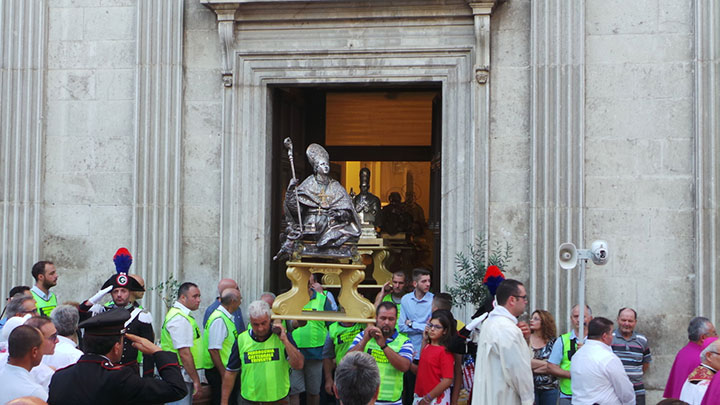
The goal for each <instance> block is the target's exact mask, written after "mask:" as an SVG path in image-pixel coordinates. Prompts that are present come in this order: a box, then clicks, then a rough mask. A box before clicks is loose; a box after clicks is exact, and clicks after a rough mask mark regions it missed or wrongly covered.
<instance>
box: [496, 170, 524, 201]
mask: <svg viewBox="0 0 720 405" xmlns="http://www.w3.org/2000/svg"><path fill="white" fill-rule="evenodd" d="M529 177H530V172H529V171H516V172H510V171H493V170H491V171H490V179H491V180H490V202H500V201H502V202H505V203H523V202H527V201H528V200H529V189H528V186H527V184H528V179H529Z"/></svg>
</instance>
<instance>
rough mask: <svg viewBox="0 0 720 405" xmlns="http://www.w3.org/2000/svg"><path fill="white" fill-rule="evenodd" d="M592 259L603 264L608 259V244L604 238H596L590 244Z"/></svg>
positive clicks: (598, 263)
mask: <svg viewBox="0 0 720 405" xmlns="http://www.w3.org/2000/svg"><path fill="white" fill-rule="evenodd" d="M590 253H591V254H592V261H593V263H595V264H597V265H603V264H605V263H607V261H608V244H607V242H605V241H604V240H596V241H595V242H593V243H592V245H590Z"/></svg>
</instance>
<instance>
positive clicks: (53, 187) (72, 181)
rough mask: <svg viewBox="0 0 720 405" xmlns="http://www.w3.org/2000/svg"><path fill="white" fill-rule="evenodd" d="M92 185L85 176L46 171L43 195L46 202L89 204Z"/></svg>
mask: <svg viewBox="0 0 720 405" xmlns="http://www.w3.org/2000/svg"><path fill="white" fill-rule="evenodd" d="M91 194H92V187H91V185H90V181H89V179H88V178H87V176H84V175H75V174H70V173H60V172H46V173H45V183H44V184H43V197H44V198H45V202H46V203H47V204H91V203H92V198H91Z"/></svg>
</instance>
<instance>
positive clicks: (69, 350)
mask: <svg viewBox="0 0 720 405" xmlns="http://www.w3.org/2000/svg"><path fill="white" fill-rule="evenodd" d="M50 319H52V322H53V324H54V325H55V329H57V338H58V342H57V345H55V353H53V354H50V355H46V356H44V357H43V364H46V365H48V366H50V367H52V368H54V369H55V370H58V369H61V368H65V367H67V366H69V365H71V364H75V363H77V361H78V359H79V358H80V356H82V355H83V352H82V351H80V350H78V348H77V345H78V344H77V335H76V333H75V331H76V330H77V327H78V322H79V321H80V313H79V312H78V309H77V307H74V306H72V305H60V306H58V307H57V308H55V309H53V311H52V313H51V314H50Z"/></svg>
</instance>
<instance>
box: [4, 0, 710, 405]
mask: <svg viewBox="0 0 720 405" xmlns="http://www.w3.org/2000/svg"><path fill="white" fill-rule="evenodd" d="M2 7H3V9H2V10H0V11H1V12H2V15H1V16H2V19H1V20H0V55H1V58H2V59H1V60H2V66H1V67H2V71H1V73H2V82H1V83H0V93H1V94H2V102H1V103H0V127H1V128H2V129H1V131H0V133H1V137H0V156H1V157H0V161H1V164H0V170H2V173H1V174H0V190H2V194H0V195H1V196H2V198H0V208H1V209H2V216H1V217H0V218H1V221H2V222H0V223H1V227H0V229H1V232H2V245H0V252H1V254H0V260H1V265H2V271H1V273H0V274H1V275H0V292H2V294H3V295H6V294H7V292H8V291H9V289H10V288H11V287H12V286H14V285H19V284H31V283H32V279H31V276H30V268H31V266H32V264H33V263H34V262H35V261H37V260H39V259H48V260H52V261H54V262H55V263H56V265H57V267H58V271H59V274H60V279H59V283H58V286H57V287H56V290H57V294H58V296H59V299H60V301H65V300H73V301H78V300H81V299H84V298H86V297H89V296H91V295H92V294H93V293H94V292H95V291H96V290H97V289H98V288H99V286H100V285H101V284H102V281H104V280H105V279H106V278H107V277H108V274H109V273H112V272H113V271H114V270H113V267H112V262H111V259H112V255H113V253H114V252H115V250H116V249H117V248H118V247H120V246H127V247H128V248H129V250H130V251H131V252H132V254H133V256H134V258H135V262H134V264H133V267H132V268H131V272H138V273H140V274H142V275H143V276H144V277H145V279H146V283H147V285H148V286H156V285H158V284H159V283H161V282H165V281H167V280H168V279H169V278H170V277H171V276H172V277H173V278H174V279H176V280H181V281H194V282H196V283H198V284H199V285H200V287H201V291H202V292H203V296H204V298H203V305H202V306H203V307H205V306H207V305H209V303H210V302H211V300H212V298H214V297H215V295H216V293H215V291H214V289H215V284H216V282H217V280H218V279H219V278H220V277H232V278H235V279H237V280H238V282H239V284H240V286H241V289H242V292H243V296H244V297H245V301H246V302H250V301H251V300H254V299H256V298H257V297H258V296H259V294H260V292H261V291H265V290H268V289H270V288H272V287H273V283H272V280H273V277H277V276H274V275H273V274H271V272H272V271H274V272H277V269H274V267H273V264H272V256H273V254H274V253H275V252H274V251H273V248H274V246H275V245H274V244H273V243H274V242H273V241H274V238H276V235H274V234H273V233H274V230H275V229H276V228H277V227H276V226H275V225H273V224H274V222H273V221H275V219H274V218H273V210H271V209H269V208H268V207H271V206H273V198H274V197H273V196H274V195H275V194H276V193H277V189H278V187H282V189H283V190H284V187H285V185H282V186H279V185H278V184H276V183H277V181H275V180H274V177H273V176H274V174H273V173H274V172H273V170H275V169H273V167H277V166H279V165H281V164H280V163H274V162H277V159H280V155H281V154H282V153H283V152H282V149H281V146H280V147H279V146H278V145H277V144H276V143H277V142H276V141H277V139H276V138H277V135H274V134H277V131H278V127H279V126H280V125H282V122H280V121H282V120H281V119H278V117H279V116H280V115H279V114H278V113H277V111H278V103H277V96H276V91H275V89H279V88H282V89H291V91H290V93H292V92H293V91H294V90H292V89H321V90H322V89H334V88H362V89H370V90H373V89H398V88H400V89H414V88H418V87H422V88H423V89H426V88H432V89H433V91H435V92H437V94H438V95H439V97H438V99H439V100H440V101H439V104H438V111H437V114H436V115H433V122H434V123H435V124H436V125H437V130H438V131H439V133H441V135H440V136H439V137H438V139H437V142H435V143H434V152H433V157H432V159H433V164H434V165H435V166H433V167H437V168H438V172H437V173H438V176H439V179H440V180H439V183H436V184H439V185H440V186H439V188H438V189H437V190H435V192H434V194H433V195H434V196H435V197H434V198H436V200H435V201H437V202H438V204H439V208H438V209H439V217H440V218H441V221H440V223H439V225H438V229H437V234H438V235H439V237H438V249H439V252H441V254H440V255H439V259H438V261H437V268H435V269H434V273H433V274H434V277H436V278H437V279H438V280H439V282H438V285H440V286H441V288H442V289H443V290H444V289H445V288H446V286H448V285H452V284H453V280H454V278H453V274H454V271H455V268H456V263H455V254H456V253H457V252H460V251H465V250H466V249H467V246H468V245H469V244H471V243H473V241H474V240H475V238H476V237H477V235H478V234H481V233H485V234H487V236H488V238H489V240H490V241H491V243H493V242H495V241H499V242H503V243H504V242H505V241H508V242H510V244H511V245H512V246H513V254H512V259H511V263H510V266H509V269H508V271H507V274H506V276H507V277H512V278H517V279H519V280H521V281H523V282H524V283H525V285H526V286H527V288H528V293H529V300H530V301H529V304H530V308H531V309H535V308H543V309H548V310H550V311H551V312H552V313H553V314H554V315H555V316H556V318H557V321H558V324H559V325H560V329H561V331H562V330H565V329H566V328H567V325H568V321H569V311H570V307H571V306H572V304H573V303H575V302H576V301H577V274H576V273H577V272H576V271H567V270H563V269H561V268H560V267H559V265H558V259H557V248H558V246H559V245H560V244H561V243H563V242H573V243H575V244H576V245H578V246H579V247H589V246H590V243H592V241H593V240H595V239H604V240H607V242H608V244H609V251H610V260H609V262H608V264H607V265H605V266H602V267H601V266H593V265H592V264H589V265H588V269H587V283H586V291H587V294H586V302H587V303H588V304H590V305H591V307H592V309H593V313H594V315H598V316H605V317H608V318H611V319H614V318H615V316H616V314H617V311H618V309H619V308H621V307H632V308H634V309H636V310H637V311H638V314H639V319H638V331H639V332H640V333H643V334H645V335H646V336H648V338H649V340H650V342H651V349H652V353H653V358H654V363H653V365H652V366H651V368H650V371H649V374H648V375H647V376H646V383H647V384H646V385H647V386H648V387H649V388H650V389H651V392H650V395H653V397H651V398H658V396H659V393H658V390H661V389H662V387H663V385H664V383H665V379H666V378H667V373H668V370H669V367H670V365H671V364H672V359H673V356H674V354H675V352H676V351H677V349H679V348H680V347H681V345H682V344H683V342H684V341H685V340H686V336H685V332H684V330H685V328H686V327H687V322H688V321H689V319H690V318H691V317H692V316H695V315H702V316H707V317H709V318H711V319H712V320H713V321H714V322H718V321H720V316H719V314H718V308H719V305H720V302H719V301H718V296H719V295H720V279H719V278H718V274H717V271H718V261H719V259H718V254H719V249H720V246H719V244H720V242H719V239H718V234H719V231H720V229H719V227H720V221H719V220H718V215H717V204H718V198H719V197H720V166H719V163H718V156H720V62H719V61H720V25H719V24H718V21H720V7H718V6H717V5H716V4H715V3H714V2H713V1H712V0H696V1H690V0H642V1H633V2H626V1H622V0H613V1H600V0H567V1H561V2H550V1H530V0H505V1H500V0H486V1H467V0H397V1H351V0H348V1H345V0H334V1H330V0H327V1H323V0H306V1H291V0H265V1H254V0H242V1H239V0H234V1H233V0H150V1H139V0H53V1H48V0H32V1H25V0H8V1H5V2H3V3H2ZM323 91H324V90H323ZM301 107H302V108H305V109H312V108H315V107H313V105H312V104H304V105H302V106H301ZM391 135H392V134H389V136H391ZM331 157H332V156H331ZM301 158H302V155H301V154H298V158H297V159H301ZM276 292H277V291H276ZM145 301H146V306H148V307H149V308H150V309H151V310H152V311H153V312H154V314H155V316H156V318H158V319H159V317H160V316H161V314H162V313H163V311H164V307H163V305H162V304H163V303H162V300H161V299H160V298H159V295H158V294H156V293H155V292H153V291H151V292H148V293H147V294H146V299H145ZM471 313H472V311H471V309H469V308H467V309H466V308H460V309H458V310H457V314H458V315H459V316H461V317H467V316H468V315H470V314H471Z"/></svg>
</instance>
